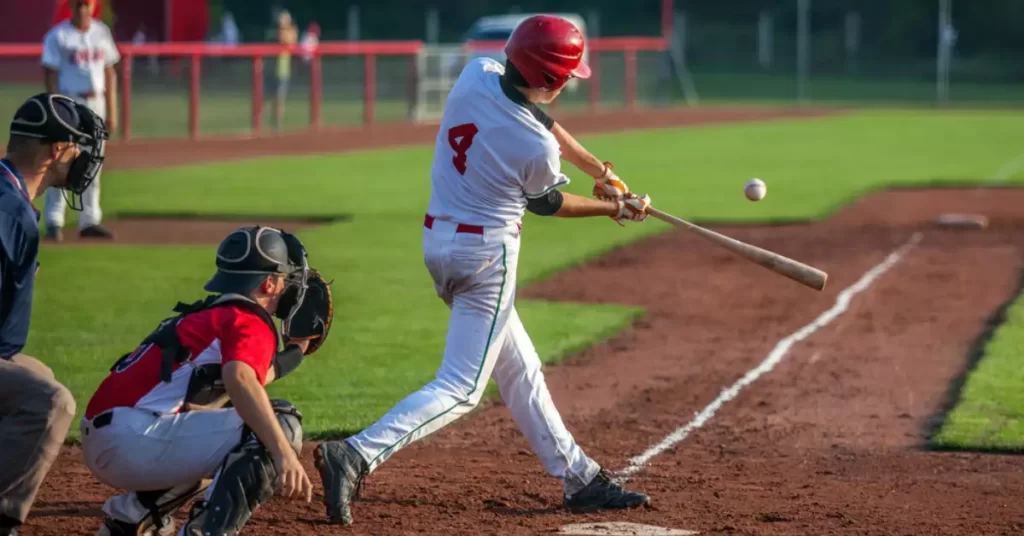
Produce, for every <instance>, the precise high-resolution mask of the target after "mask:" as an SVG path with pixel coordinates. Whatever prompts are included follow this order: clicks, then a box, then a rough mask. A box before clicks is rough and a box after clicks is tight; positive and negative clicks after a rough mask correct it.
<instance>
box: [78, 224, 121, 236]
mask: <svg viewBox="0 0 1024 536" xmlns="http://www.w3.org/2000/svg"><path fill="white" fill-rule="evenodd" d="M78 236H79V237H80V238H99V239H102V240H112V239H113V238H114V233H112V232H110V229H107V228H106V227H104V226H102V225H90V226H88V227H84V228H82V230H81V231H78Z"/></svg>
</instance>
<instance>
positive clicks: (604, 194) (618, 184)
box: [593, 162, 629, 201]
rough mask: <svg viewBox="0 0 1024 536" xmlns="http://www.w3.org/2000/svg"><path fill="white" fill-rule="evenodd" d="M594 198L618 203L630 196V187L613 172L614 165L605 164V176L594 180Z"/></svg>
mask: <svg viewBox="0 0 1024 536" xmlns="http://www.w3.org/2000/svg"><path fill="white" fill-rule="evenodd" d="M593 194H594V197H596V198H598V199H600V200H602V201H616V200H619V199H622V198H623V197H626V196H627V195H628V194H629V186H626V183H625V182H624V181H623V180H622V179H620V178H619V176H618V175H616V174H615V172H614V171H612V163H611V162H605V163H604V174H603V175H601V176H600V177H597V178H595V179H594V192H593Z"/></svg>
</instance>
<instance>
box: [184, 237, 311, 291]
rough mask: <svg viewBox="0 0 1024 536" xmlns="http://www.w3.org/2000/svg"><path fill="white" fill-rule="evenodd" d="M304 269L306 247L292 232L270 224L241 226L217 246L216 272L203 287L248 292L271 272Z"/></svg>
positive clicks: (282, 272)
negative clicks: (266, 225) (264, 225)
mask: <svg viewBox="0 0 1024 536" xmlns="http://www.w3.org/2000/svg"><path fill="white" fill-rule="evenodd" d="M304 268H305V249H304V248H303V247H302V243H301V242H300V241H299V239H298V238H296V237H295V236H294V235H291V234H288V233H285V232H283V231H281V230H280V229H275V228H273V227H263V226H260V225H255V226H251V227H242V228H240V229H238V230H236V231H234V232H232V233H231V234H229V235H228V236H227V238H225V239H224V240H223V241H221V243H220V246H219V247H218V248H217V273H215V274H214V275H213V277H212V278H211V279H210V280H209V281H208V282H207V283H206V286H205V287H203V288H204V289H206V290H207V291H209V292H217V293H221V294H228V293H231V294H243V295H244V294H248V293H249V292H251V291H253V290H254V289H256V287H257V286H259V284H260V283H262V282H263V280H265V279H266V278H267V276H268V275H270V274H284V275H289V276H291V275H294V274H297V273H299V272H302V271H303V269H304Z"/></svg>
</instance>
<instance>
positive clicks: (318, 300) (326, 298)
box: [284, 268, 334, 355]
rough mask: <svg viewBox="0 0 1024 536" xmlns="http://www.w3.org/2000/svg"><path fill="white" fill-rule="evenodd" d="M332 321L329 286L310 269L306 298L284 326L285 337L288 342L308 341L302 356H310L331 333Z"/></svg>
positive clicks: (332, 300)
mask: <svg viewBox="0 0 1024 536" xmlns="http://www.w3.org/2000/svg"><path fill="white" fill-rule="evenodd" d="M332 320H334V299H333V297H332V295H331V284H330V283H329V282H327V281H325V280H324V277H323V275H322V274H321V273H320V272H318V271H316V270H314V269H312V268H310V269H309V277H308V281H307V289H306V296H305V298H304V299H303V300H302V303H301V304H300V305H299V308H298V310H296V311H295V314H294V315H292V317H291V320H290V321H289V322H288V325H287V326H285V329H284V332H285V337H286V338H287V340H288V341H304V340H308V341H309V347H308V348H306V351H305V352H303V353H304V355H309V354H312V353H313V352H315V351H317V350H319V349H320V347H321V346H323V344H324V340H326V339H327V333H328V332H330V331H331V321H332Z"/></svg>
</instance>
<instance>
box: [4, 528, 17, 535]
mask: <svg viewBox="0 0 1024 536" xmlns="http://www.w3.org/2000/svg"><path fill="white" fill-rule="evenodd" d="M0 536H18V527H0Z"/></svg>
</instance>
